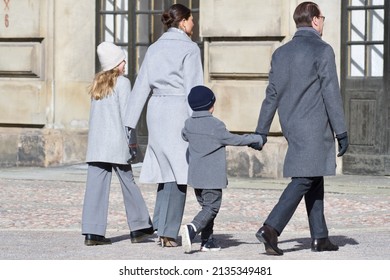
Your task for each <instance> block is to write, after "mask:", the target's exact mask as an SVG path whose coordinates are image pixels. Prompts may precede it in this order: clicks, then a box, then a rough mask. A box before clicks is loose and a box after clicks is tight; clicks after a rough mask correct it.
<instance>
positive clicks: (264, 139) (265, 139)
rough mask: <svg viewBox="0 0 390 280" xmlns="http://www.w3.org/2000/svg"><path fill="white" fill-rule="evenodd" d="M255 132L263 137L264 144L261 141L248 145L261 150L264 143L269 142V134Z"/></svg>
mask: <svg viewBox="0 0 390 280" xmlns="http://www.w3.org/2000/svg"><path fill="white" fill-rule="evenodd" d="M255 134H257V135H260V136H261V139H262V140H263V145H260V143H252V144H249V145H248V147H251V148H252V149H255V150H257V151H261V150H262V149H263V146H264V144H265V143H266V142H267V135H265V134H261V133H259V132H255Z"/></svg>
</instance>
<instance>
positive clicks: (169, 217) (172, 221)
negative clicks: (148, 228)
mask: <svg viewBox="0 0 390 280" xmlns="http://www.w3.org/2000/svg"><path fill="white" fill-rule="evenodd" d="M186 196H187V185H177V183H176V182H168V183H160V184H158V188H157V196H156V204H155V207H154V214H153V227H154V229H155V230H157V235H158V236H160V237H163V236H164V237H170V238H173V239H176V238H177V236H178V234H179V230H180V225H181V221H182V219H183V214H184V205H185V202H186Z"/></svg>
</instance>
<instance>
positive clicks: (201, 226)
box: [191, 189, 222, 240]
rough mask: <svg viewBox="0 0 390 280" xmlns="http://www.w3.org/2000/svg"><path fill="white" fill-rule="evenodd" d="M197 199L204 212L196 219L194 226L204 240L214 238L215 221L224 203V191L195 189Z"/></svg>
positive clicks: (193, 222) (200, 212) (201, 211)
mask: <svg viewBox="0 0 390 280" xmlns="http://www.w3.org/2000/svg"><path fill="white" fill-rule="evenodd" d="M195 195H196V199H197V201H198V203H199V205H200V206H201V207H202V210H200V211H199V213H198V214H197V215H196V216H195V217H194V219H193V220H192V222H191V223H192V224H194V226H195V227H196V233H199V232H200V233H201V234H200V237H201V239H202V240H209V239H210V238H212V237H213V232H214V220H215V218H216V217H217V214H218V212H219V209H220V208H221V203H222V189H195Z"/></svg>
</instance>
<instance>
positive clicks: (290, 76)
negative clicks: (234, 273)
mask: <svg viewBox="0 0 390 280" xmlns="http://www.w3.org/2000/svg"><path fill="white" fill-rule="evenodd" d="M294 21H295V23H296V27H297V31H296V33H295V35H294V37H293V39H292V40H291V41H290V42H288V43H286V44H285V45H283V46H281V47H280V48H278V49H277V50H276V51H275V52H274V54H273V56H272V61H271V70H270V73H269V85H268V87H267V89H266V97H265V100H264V101H263V104H262V107H261V110H260V115H259V120H258V125H257V128H256V133H258V134H260V135H262V137H263V140H264V143H265V142H266V137H267V135H268V132H269V129H270V125H271V122H272V120H273V117H274V115H275V112H276V110H278V114H279V119H280V124H281V127H282V131H283V135H284V137H285V138H286V140H287V142H288V150H287V154H286V158H285V162H284V170H283V175H284V177H291V178H292V180H291V182H290V183H289V185H288V186H287V187H286V189H285V190H284V192H283V194H282V195H281V197H280V200H279V202H278V203H277V204H276V205H275V207H274V208H273V210H272V211H271V213H270V214H269V216H268V218H267V219H266V221H265V222H264V225H263V226H262V227H261V228H260V229H259V231H258V232H257V233H256V237H257V238H258V239H259V241H260V242H263V243H264V244H265V249H266V253H267V254H273V255H275V254H276V255H282V254H283V251H282V250H281V249H280V248H278V246H277V242H278V236H279V235H280V234H281V233H282V231H283V229H284V228H285V226H286V225H287V223H288V222H289V220H290V219H291V217H292V215H293V214H294V212H295V210H296V208H297V207H298V205H299V203H300V201H301V199H302V197H303V196H304V197H305V203H306V211H307V215H308V220H309V227H310V235H311V238H312V243H311V249H312V251H336V250H338V246H337V245H334V244H332V243H331V242H330V240H329V238H328V229H327V226H326V222H325V217H324V201H323V199H324V177H323V176H329V175H335V171H336V154H335V142H334V141H335V139H334V136H335V135H336V138H337V140H338V144H339V153H338V155H337V156H342V155H343V154H344V153H345V152H346V150H347V147H348V136H347V128H346V124H345V119H344V112H343V104H342V98H341V95H340V89H339V84H338V78H337V73H336V65H335V57H334V52H333V49H332V47H331V46H330V45H329V44H327V43H326V42H324V41H323V40H322V39H321V36H322V30H323V26H324V21H325V17H324V16H323V15H322V13H321V11H320V9H319V7H318V5H317V4H315V3H313V2H304V3H301V4H300V5H298V6H297V8H296V9H295V12H294ZM252 147H253V148H256V146H255V145H252Z"/></svg>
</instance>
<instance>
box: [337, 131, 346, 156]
mask: <svg viewBox="0 0 390 280" xmlns="http://www.w3.org/2000/svg"><path fill="white" fill-rule="evenodd" d="M336 138H337V142H338V143H339V153H338V154H337V156H338V157H341V156H342V155H343V154H345V152H346V151H347V149H348V146H349V142H348V133H347V132H344V133H341V134H338V135H336Z"/></svg>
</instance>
